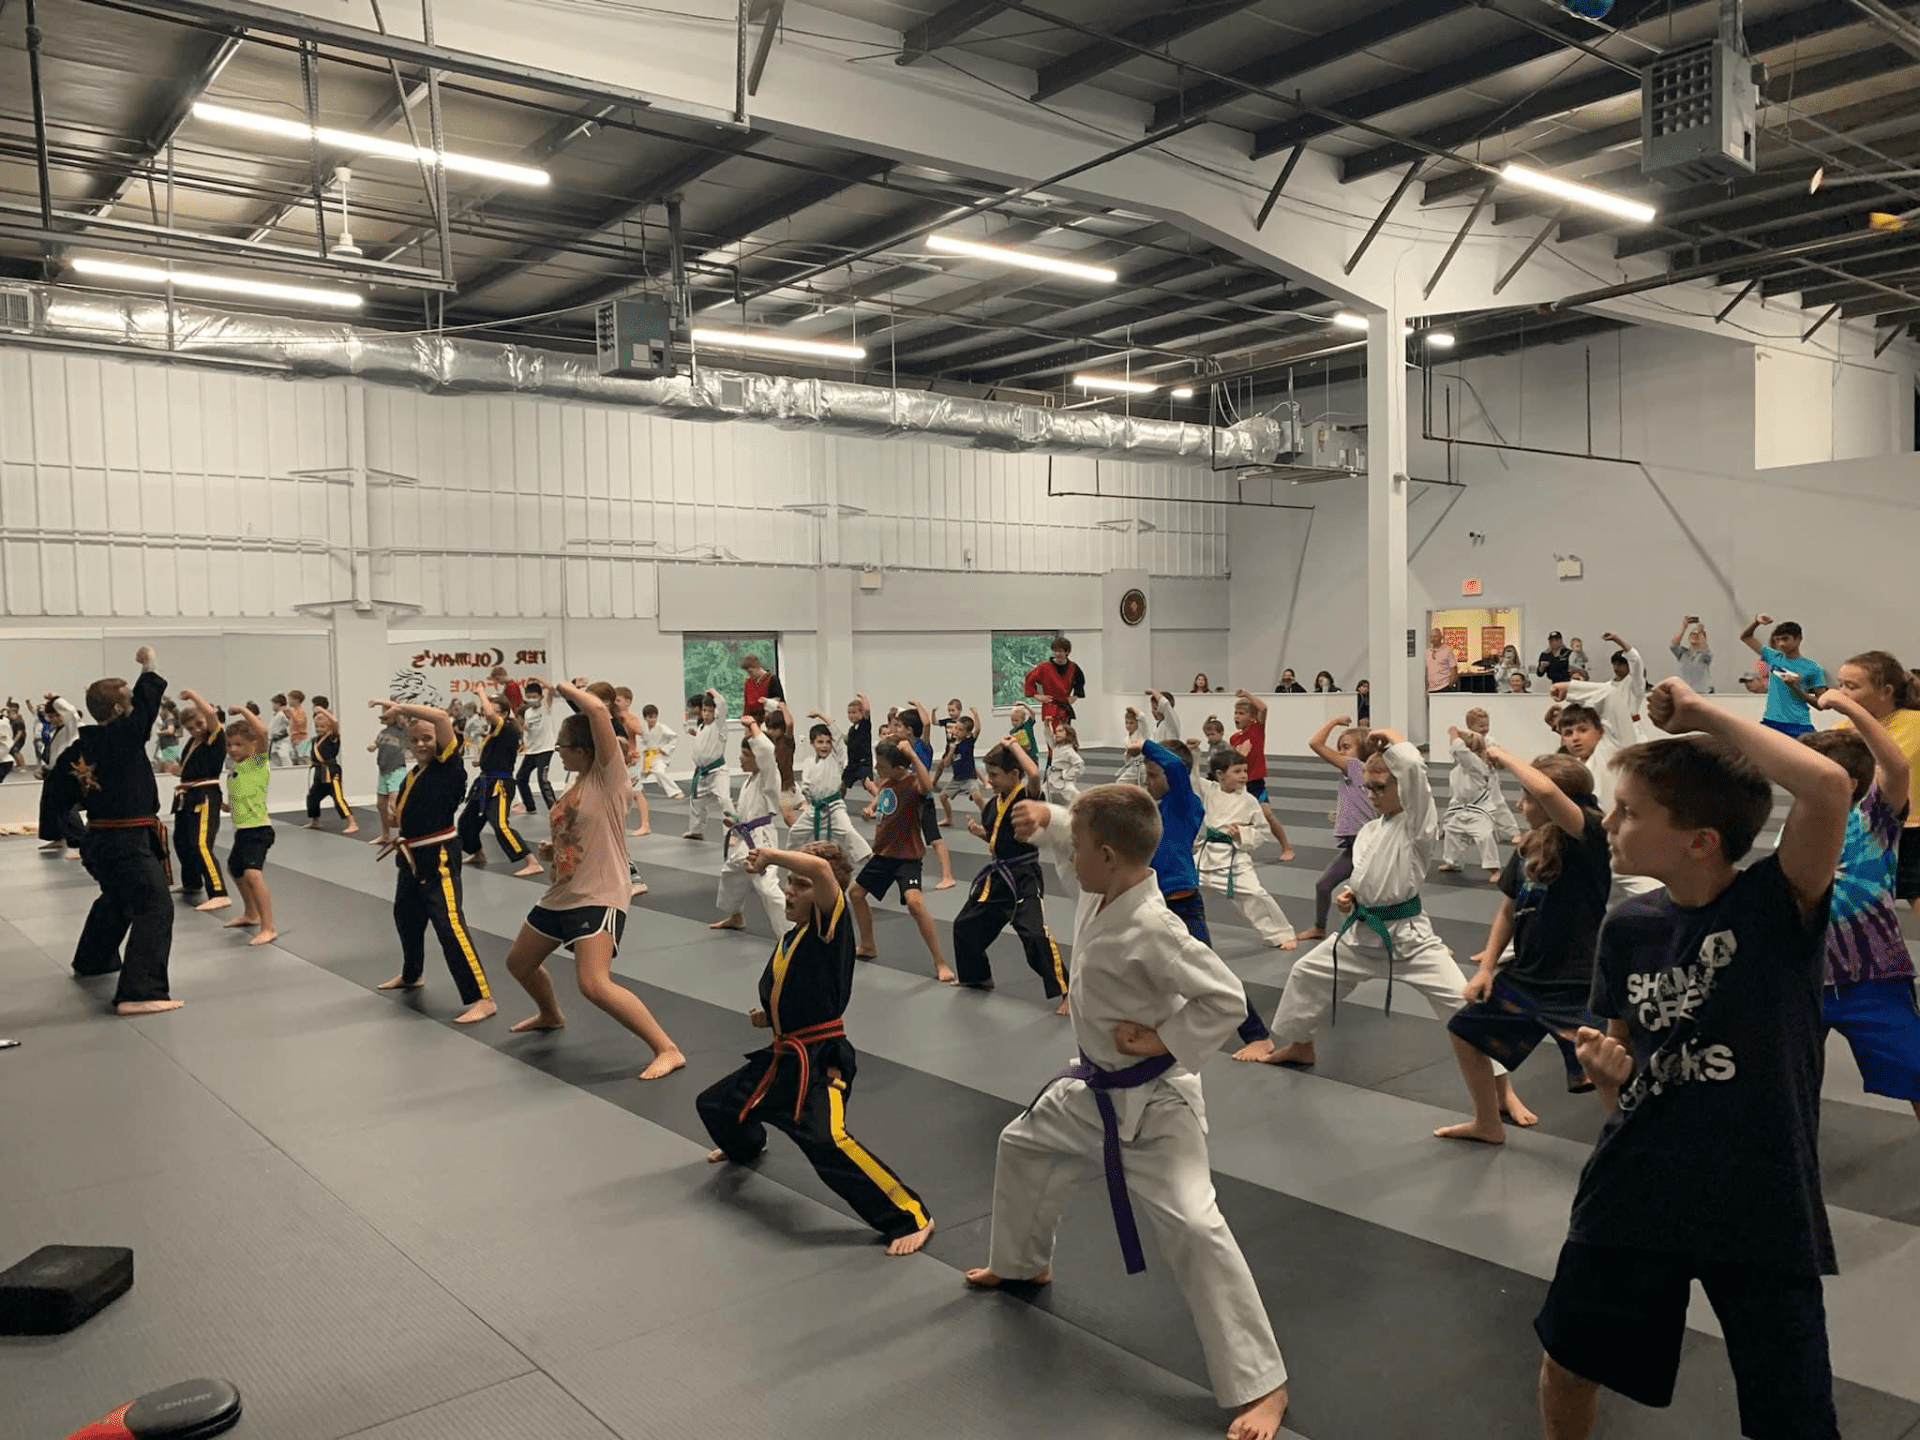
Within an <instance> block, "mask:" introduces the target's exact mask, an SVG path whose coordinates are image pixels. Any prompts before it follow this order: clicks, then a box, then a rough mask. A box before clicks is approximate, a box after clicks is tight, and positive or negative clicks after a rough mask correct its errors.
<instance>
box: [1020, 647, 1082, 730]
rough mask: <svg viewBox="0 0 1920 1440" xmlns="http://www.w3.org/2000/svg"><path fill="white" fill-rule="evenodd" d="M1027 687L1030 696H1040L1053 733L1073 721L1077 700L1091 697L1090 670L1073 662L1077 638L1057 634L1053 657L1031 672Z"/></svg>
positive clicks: (1043, 713) (1041, 706)
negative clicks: (1089, 686) (1088, 681)
mask: <svg viewBox="0 0 1920 1440" xmlns="http://www.w3.org/2000/svg"><path fill="white" fill-rule="evenodd" d="M1024 689H1025V693H1026V696H1027V698H1028V699H1029V700H1031V699H1033V698H1035V697H1036V696H1038V697H1040V700H1041V705H1040V718H1041V719H1042V720H1044V721H1045V722H1046V733H1047V734H1048V735H1049V736H1050V735H1052V734H1053V727H1054V726H1055V725H1056V724H1059V725H1065V724H1069V723H1071V722H1072V719H1073V702H1074V701H1075V700H1084V699H1086V698H1087V672H1086V671H1084V670H1082V669H1081V668H1080V667H1079V666H1078V665H1076V664H1074V663H1073V642H1072V641H1071V640H1069V639H1067V637H1066V636H1064V635H1056V636H1054V637H1053V656H1052V658H1051V659H1048V660H1042V661H1041V662H1040V663H1039V664H1038V665H1036V666H1034V667H1033V669H1031V670H1029V671H1028V672H1027V679H1026V684H1025V687H1024Z"/></svg>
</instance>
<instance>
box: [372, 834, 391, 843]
mask: <svg viewBox="0 0 1920 1440" xmlns="http://www.w3.org/2000/svg"><path fill="white" fill-rule="evenodd" d="M388 839H389V837H388V836H385V835H376V836H374V837H373V839H371V840H369V841H367V844H369V845H384V844H386V843H387V840H388Z"/></svg>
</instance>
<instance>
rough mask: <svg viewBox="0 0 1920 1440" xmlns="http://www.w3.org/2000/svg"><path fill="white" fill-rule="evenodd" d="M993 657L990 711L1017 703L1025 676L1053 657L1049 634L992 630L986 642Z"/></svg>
mask: <svg viewBox="0 0 1920 1440" xmlns="http://www.w3.org/2000/svg"><path fill="white" fill-rule="evenodd" d="M988 644H989V646H990V647H991V649H992V654H993V708H994V709H996V710H1004V709H1006V708H1007V707H1008V706H1009V705H1017V704H1019V703H1020V702H1021V699H1022V698H1023V697H1022V690H1023V688H1024V682H1025V681H1026V678H1027V672H1028V671H1029V670H1031V669H1033V667H1034V666H1036V665H1038V664H1039V663H1040V662H1041V661H1042V660H1045V659H1046V658H1047V657H1048V656H1049V655H1051V654H1052V653H1053V631H1051V630H996V631H994V632H993V636H992V638H991V639H990V640H989V641H988Z"/></svg>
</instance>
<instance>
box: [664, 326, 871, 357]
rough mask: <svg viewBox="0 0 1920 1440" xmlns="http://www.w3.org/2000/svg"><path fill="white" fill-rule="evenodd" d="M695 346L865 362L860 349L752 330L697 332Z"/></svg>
mask: <svg viewBox="0 0 1920 1440" xmlns="http://www.w3.org/2000/svg"><path fill="white" fill-rule="evenodd" d="M693 341H694V344H696V345H711V346H713V347H714V348H715V349H717V350H765V351H767V352H768V353H770V354H773V355H811V356H817V357H819V358H820V359H823V360H864V359H866V358H867V352H866V351H865V350H863V349H861V348H860V347H859V346H858V345H830V344H828V343H827V342H826V341H824V340H796V339H794V338H793V337H791V336H788V335H761V334H755V333H754V332H752V331H750V330H696V331H694V332H693Z"/></svg>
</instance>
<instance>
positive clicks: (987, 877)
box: [974, 850, 1059, 1079]
mask: <svg viewBox="0 0 1920 1440" xmlns="http://www.w3.org/2000/svg"><path fill="white" fill-rule="evenodd" d="M1039 863H1040V852H1039V851H1038V850H1029V851H1028V852H1027V853H1026V854H1024V855H1009V856H1008V857H1007V858H1006V859H1004V860H1003V859H1001V858H1000V857H999V856H997V855H996V856H990V857H989V858H988V862H987V868H986V869H984V870H982V871H981V872H980V873H979V874H978V875H977V876H975V877H974V878H975V879H977V880H978V881H979V882H980V893H979V894H978V895H977V896H976V897H974V898H976V899H978V900H982V901H984V900H985V899H986V898H987V895H988V894H989V893H990V892H991V891H992V889H993V877H994V876H996V875H998V876H999V877H1000V878H1001V879H1002V880H1004V881H1006V882H1007V889H1008V891H1009V892H1010V893H1011V894H1012V896H1013V898H1014V899H1015V900H1016V901H1017V900H1018V899H1019V898H1020V877H1019V875H1018V873H1017V872H1016V871H1015V870H1014V868H1013V867H1014V866H1016V865H1038V864H1039ZM1035 875H1036V878H1037V876H1038V872H1037V871H1036V872H1035ZM1054 1078H1055V1079H1058V1078H1059V1077H1058V1076H1055V1077H1054Z"/></svg>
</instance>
